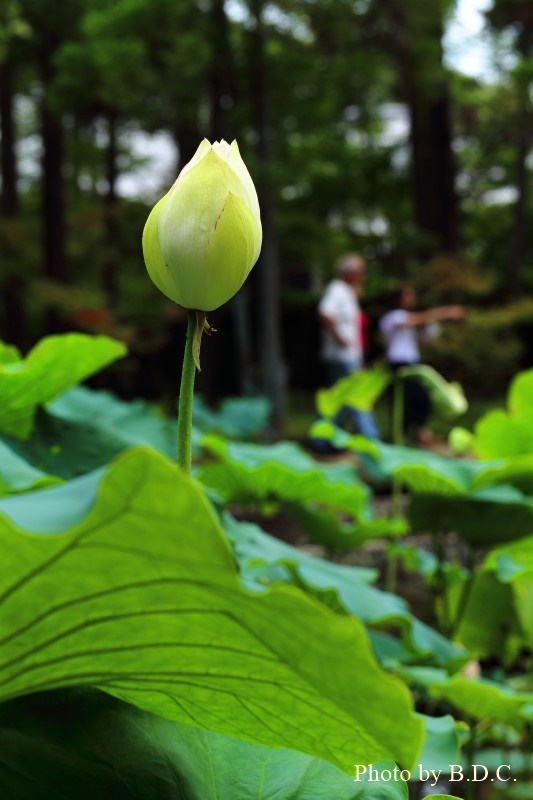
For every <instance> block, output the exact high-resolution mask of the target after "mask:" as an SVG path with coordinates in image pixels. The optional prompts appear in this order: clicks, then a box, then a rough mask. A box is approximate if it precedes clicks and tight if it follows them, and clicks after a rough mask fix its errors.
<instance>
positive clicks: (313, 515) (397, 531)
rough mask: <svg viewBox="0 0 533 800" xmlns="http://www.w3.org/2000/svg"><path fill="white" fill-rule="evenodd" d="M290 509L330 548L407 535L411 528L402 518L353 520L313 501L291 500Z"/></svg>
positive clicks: (349, 546) (313, 535) (319, 541)
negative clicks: (343, 517)
mask: <svg viewBox="0 0 533 800" xmlns="http://www.w3.org/2000/svg"><path fill="white" fill-rule="evenodd" d="M287 509H288V511H290V513H291V514H292V516H293V517H294V518H295V519H296V520H297V521H298V522H299V523H300V525H301V526H302V528H304V529H305V530H306V532H307V533H308V534H309V536H310V537H311V538H312V539H313V540H314V541H315V542H318V543H319V544H322V545H324V547H327V548H329V549H330V550H341V551H343V550H354V549H355V548H357V547H361V545H363V544H365V542H370V541H373V540H374V539H381V538H388V539H390V538H396V537H398V536H403V535H404V534H406V533H407V531H408V529H409V526H408V525H407V522H406V520H405V519H403V518H402V517H377V518H376V519H371V520H366V519H362V518H361V517H360V518H359V519H357V520H356V521H355V522H353V520H348V521H344V520H343V519H342V517H339V515H338V514H337V513H335V511H330V510H328V509H326V510H324V509H322V508H319V507H317V506H316V505H314V504H312V503H307V504H303V503H287Z"/></svg>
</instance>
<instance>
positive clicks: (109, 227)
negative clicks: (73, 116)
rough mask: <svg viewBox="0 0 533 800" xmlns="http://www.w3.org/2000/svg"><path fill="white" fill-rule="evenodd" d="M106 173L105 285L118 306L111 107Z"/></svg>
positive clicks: (115, 173) (114, 142) (115, 167)
mask: <svg viewBox="0 0 533 800" xmlns="http://www.w3.org/2000/svg"><path fill="white" fill-rule="evenodd" d="M105 153H106V156H105V162H106V163H105V173H106V182H107V191H106V194H105V198H104V247H105V257H104V264H103V285H104V291H105V295H106V300H107V304H108V306H109V307H110V308H116V306H117V303H118V298H119V286H118V280H119V275H118V270H119V265H118V253H117V179H118V164H117V157H118V138H117V113H116V111H115V110H114V109H110V110H109V111H108V113H107V147H106V151H105Z"/></svg>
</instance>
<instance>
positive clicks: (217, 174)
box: [143, 139, 262, 312]
mask: <svg viewBox="0 0 533 800" xmlns="http://www.w3.org/2000/svg"><path fill="white" fill-rule="evenodd" d="M261 239H262V231H261V218H260V214H259V203H258V200H257V193H256V191H255V187H254V184H253V182H252V179H251V177H250V174H249V172H248V170H247V168H246V165H245V163H244V161H243V160H242V158H241V155H240V153H239V148H238V146H237V142H235V141H234V142H233V143H232V144H231V145H229V144H228V143H227V142H225V141H221V142H214V143H213V144H211V143H210V142H208V141H207V139H204V140H203V142H202V143H201V144H200V146H199V148H198V150H197V151H196V153H195V154H194V156H193V158H192V159H191V161H190V162H189V163H188V164H187V165H186V166H185V167H184V168H183V169H182V171H181V172H180V174H179V176H178V179H177V180H176V182H175V183H174V185H173V186H172V188H171V189H170V191H169V192H168V193H167V194H166V195H165V196H164V197H163V198H162V199H161V200H160V201H159V202H158V203H157V205H156V206H154V208H153V209H152V211H151V212H150V215H149V217H148V220H147V222H146V225H145V227H144V233H143V253H144V260H145V263H146V268H147V270H148V274H149V275H150V277H151V279H152V280H153V282H154V283H155V285H156V286H157V288H158V289H159V290H160V291H161V292H163V294H165V295H166V296H167V297H169V298H170V299H171V300H174V302H175V303H178V305H180V306H183V307H184V308H187V309H191V310H194V311H204V312H205V311H212V310H213V309H215V308H218V307H219V306H221V305H223V304H224V303H226V302H227V301H228V300H229V299H230V298H231V297H233V295H234V294H236V293H237V291H238V290H239V289H240V287H241V286H242V284H243V283H244V281H245V280H246V277H247V276H248V273H249V272H250V270H251V269H252V267H253V266H254V264H255V262H256V261H257V259H258V257H259V251H260V249H261Z"/></svg>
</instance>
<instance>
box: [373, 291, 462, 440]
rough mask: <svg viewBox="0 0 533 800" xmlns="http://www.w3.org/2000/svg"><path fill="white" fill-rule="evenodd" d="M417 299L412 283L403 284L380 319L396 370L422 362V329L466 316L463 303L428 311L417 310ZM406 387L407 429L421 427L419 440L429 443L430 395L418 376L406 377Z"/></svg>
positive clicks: (387, 352) (389, 355) (387, 349)
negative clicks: (415, 377)
mask: <svg viewBox="0 0 533 800" xmlns="http://www.w3.org/2000/svg"><path fill="white" fill-rule="evenodd" d="M415 303H416V294H415V291H414V289H413V288H412V287H411V286H402V287H401V288H400V289H399V290H398V291H397V292H396V293H395V295H394V297H393V300H392V303H391V306H392V308H391V310H390V311H388V312H387V313H386V314H384V315H383V317H381V319H380V322H379V327H380V330H381V333H382V334H383V338H384V340H385V348H386V355H387V361H388V363H389V365H390V366H391V368H392V369H393V370H394V371H396V370H398V369H400V367H406V366H412V365H413V364H419V363H420V347H419V341H420V338H421V335H420V332H419V331H420V329H423V328H424V327H426V328H427V327H428V326H429V327H431V326H434V325H436V324H438V323H439V322H443V321H444V320H460V319H464V317H465V309H464V308H463V307H462V306H453V305H452V306H439V307H437V308H429V309H427V310H425V311H413V308H414V306H415ZM404 387H405V394H404V430H405V431H407V430H409V429H410V428H416V429H418V434H419V440H420V441H421V443H425V440H426V439H428V438H429V435H428V433H427V431H425V430H424V426H425V424H426V422H427V420H428V418H429V415H430V412H431V406H430V401H429V397H428V395H427V392H426V390H425V389H424V387H423V386H422V385H421V384H420V383H419V382H418V381H416V380H411V379H408V380H406V381H405V384H404Z"/></svg>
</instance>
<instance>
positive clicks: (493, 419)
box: [474, 369, 533, 458]
mask: <svg viewBox="0 0 533 800" xmlns="http://www.w3.org/2000/svg"><path fill="white" fill-rule="evenodd" d="M507 405H508V411H507V412H505V411H502V410H499V409H496V410H494V411H489V412H488V413H487V414H485V415H484V416H483V417H482V418H481V419H480V420H479V421H478V422H477V424H476V426H475V439H474V450H475V452H476V453H477V455H478V456H479V457H480V458H500V457H502V456H503V457H505V456H519V455H526V454H528V453H533V369H530V370H527V371H525V372H521V373H520V374H519V375H517V376H516V377H515V378H514V379H513V381H512V383H511V386H510V388H509V393H508V398H507Z"/></svg>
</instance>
